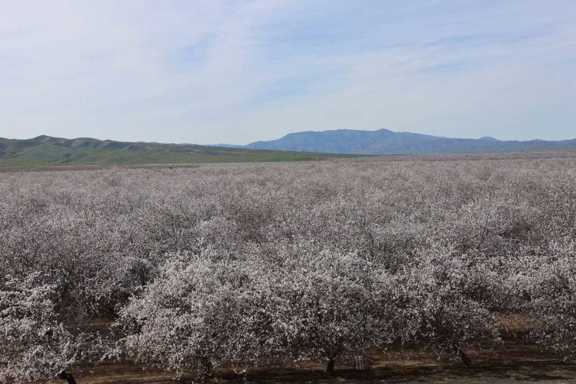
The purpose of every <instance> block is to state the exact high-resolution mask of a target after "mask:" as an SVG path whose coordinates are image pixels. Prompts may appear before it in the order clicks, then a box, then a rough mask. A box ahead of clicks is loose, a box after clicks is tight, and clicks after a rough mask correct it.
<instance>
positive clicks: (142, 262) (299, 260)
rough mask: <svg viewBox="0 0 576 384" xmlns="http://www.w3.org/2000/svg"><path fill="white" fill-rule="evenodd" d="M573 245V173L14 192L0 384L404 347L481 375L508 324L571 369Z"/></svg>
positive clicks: (225, 172) (299, 171)
mask: <svg viewBox="0 0 576 384" xmlns="http://www.w3.org/2000/svg"><path fill="white" fill-rule="evenodd" d="M575 238H576V161H574V160H571V159H545V160H539V161H536V160H531V159H525V160H507V159H503V160H483V161H477V160H474V161H464V160H461V161H460V162H454V161H434V162H423V161H413V162H411V161H403V162H397V163H396V162H390V161H380V160H378V161H368V160H365V161H361V162H358V161H338V162H333V163H332V162H326V163H314V164H300V165H290V166H288V165H276V166H272V165H267V166H250V167H248V166H244V167H240V166H238V167H227V168H221V167H214V168H211V167H201V168H197V169H177V170H164V171H158V170H107V171H95V172H66V173H37V174H2V175H0V263H1V268H0V269H1V271H2V274H1V275H0V382H6V383H10V384H12V383H29V382H38V381H42V380H47V379H51V378H53V377H54V376H55V375H56V374H58V372H61V371H62V370H63V369H74V367H75V366H77V365H78V364H97V363H98V361H100V360H101V359H103V358H106V359H111V358H119V359H128V360H131V361H134V362H138V363H141V364H142V365H145V366H156V367H159V368H161V369H166V370H170V371H173V372H176V373H177V374H184V373H187V374H196V375H198V376H206V375H209V374H211V372H213V371H214V370H215V369H218V368H221V367H239V368H250V367H262V366H287V365H290V364H293V363H294V362H298V361H303V360H306V361H308V360H314V361H319V362H323V363H324V364H325V367H326V369H327V370H328V371H333V370H335V369H337V368H338V364H339V362H341V361H343V360H346V359H348V358H351V357H357V356H368V355H369V354H370V352H371V351H374V350H375V349H382V348H387V347H390V346H402V345H410V347H411V348H413V347H416V348H422V349H427V350H430V351H432V352H434V353H437V354H438V355H440V356H454V357H457V358H459V359H460V360H461V361H462V362H463V363H466V364H468V363H470V362H471V359H470V358H469V356H467V351H468V350H470V349H471V348H474V347H476V346H477V345H482V346H483V347H486V346H487V345H490V344H492V345H493V346H494V348H498V343H499V342H500V338H501V335H500V332H499V323H498V321H497V319H498V318H499V317H501V316H506V315H507V314H521V315H522V316H524V317H525V318H528V319H530V320H531V323H532V324H534V326H533V329H532V333H531V336H533V340H534V342H535V343H539V344H540V345H542V347H543V348H550V349H552V350H554V351H557V352H560V353H562V354H563V356H566V357H567V358H570V357H571V356H573V355H574V351H575V350H576V347H575V346H576V311H575V308H576V307H575V304H574V303H575V302H576V301H575V299H574V298H575V297H576V283H575V281H576V280H575V279H574V276H575V274H574V272H576V242H575V241H574V239H575ZM61 377H64V376H61Z"/></svg>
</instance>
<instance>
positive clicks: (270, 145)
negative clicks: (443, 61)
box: [245, 129, 576, 155]
mask: <svg viewBox="0 0 576 384" xmlns="http://www.w3.org/2000/svg"><path fill="white" fill-rule="evenodd" d="M245 148H251V149H267V150H282V151H302V152H319V153H339V154H343V153H346V154H358V155H359V154H362V155H392V154H401V155H407V154H414V155H418V154H448V153H452V154H461V153H491V152H526V151H541V150H563V149H576V139H572V140H562V141H545V140H529V141H503V140H497V139H495V138H492V137H482V138H479V139H458V138H448V137H439V136H431V135H424V134H419V133H410V132H394V131H390V130H388V129H380V130H377V131H360V130H351V129H340V130H332V131H309V132H297V133H290V134H288V135H286V136H284V137H282V138H280V139H277V140H270V141H257V142H254V143H251V144H248V145H246V146H245Z"/></svg>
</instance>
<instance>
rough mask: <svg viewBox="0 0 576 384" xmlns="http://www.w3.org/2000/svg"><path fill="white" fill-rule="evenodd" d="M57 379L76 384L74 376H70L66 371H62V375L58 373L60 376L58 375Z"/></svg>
mask: <svg viewBox="0 0 576 384" xmlns="http://www.w3.org/2000/svg"><path fill="white" fill-rule="evenodd" d="M56 377H57V378H59V379H60V380H66V381H67V382H68V384H76V380H74V376H72V375H71V374H69V373H68V372H66V371H62V372H60V373H58V375H56Z"/></svg>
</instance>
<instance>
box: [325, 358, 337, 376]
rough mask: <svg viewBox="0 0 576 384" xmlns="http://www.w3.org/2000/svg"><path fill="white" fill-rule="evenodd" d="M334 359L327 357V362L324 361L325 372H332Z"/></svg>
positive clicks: (330, 373)
mask: <svg viewBox="0 0 576 384" xmlns="http://www.w3.org/2000/svg"><path fill="white" fill-rule="evenodd" d="M334 365H335V363H334V359H328V363H326V373H328V374H329V375H332V374H334Z"/></svg>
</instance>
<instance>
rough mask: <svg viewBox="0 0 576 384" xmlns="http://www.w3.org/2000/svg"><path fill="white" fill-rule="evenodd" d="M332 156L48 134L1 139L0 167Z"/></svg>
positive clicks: (269, 159) (213, 161) (137, 163)
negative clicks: (55, 136)
mask: <svg viewBox="0 0 576 384" xmlns="http://www.w3.org/2000/svg"><path fill="white" fill-rule="evenodd" d="M332 157H335V156H334V155H327V154H316V153H303V152H285V151H271V150H254V149H247V148H226V147H210V146H202V145H193V144H159V143H130V142H119V141H111V140H96V139H90V138H80V139H61V138H54V137H49V136H39V137H36V138H34V139H29V140H11V139H2V138H0V169H1V168H4V169H6V168H42V167H54V166H111V165H126V166H138V165H151V164H160V165H161V164H175V165H178V164H195V163H219V162H266V161H298V160H321V159H326V158H332Z"/></svg>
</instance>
